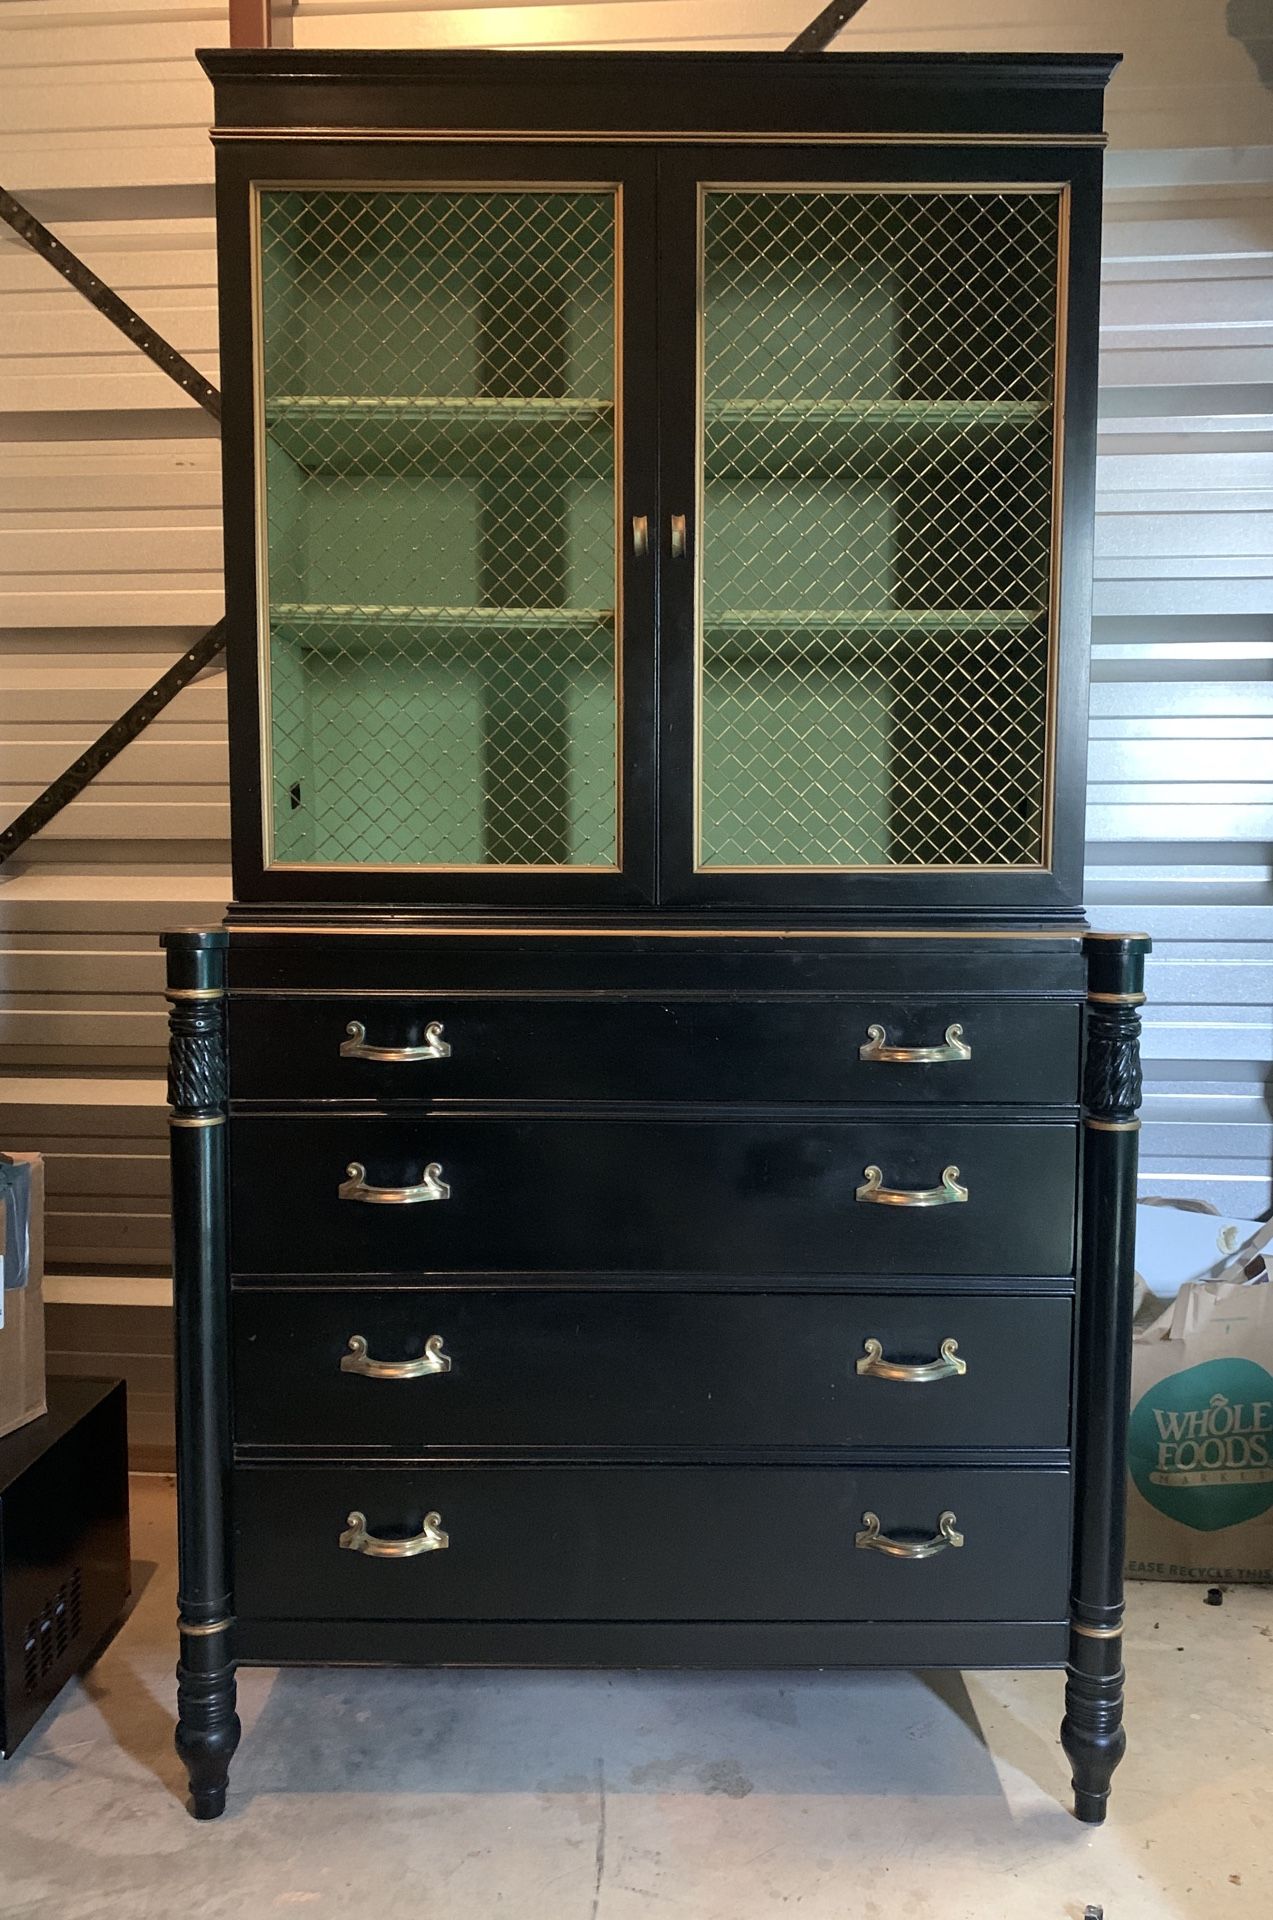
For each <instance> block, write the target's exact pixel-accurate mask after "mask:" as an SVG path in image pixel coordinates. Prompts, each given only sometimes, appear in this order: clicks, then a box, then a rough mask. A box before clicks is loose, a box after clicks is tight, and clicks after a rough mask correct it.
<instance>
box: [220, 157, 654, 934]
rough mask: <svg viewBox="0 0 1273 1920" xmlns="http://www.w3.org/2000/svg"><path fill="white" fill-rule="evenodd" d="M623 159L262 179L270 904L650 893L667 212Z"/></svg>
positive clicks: (256, 264) (264, 823)
mask: <svg viewBox="0 0 1273 1920" xmlns="http://www.w3.org/2000/svg"><path fill="white" fill-rule="evenodd" d="M609 162H610V157H609V156H608V157H607V165H606V166H604V167H602V168H600V169H598V168H596V167H595V164H594V166H593V168H592V171H593V172H600V173H602V174H603V175H604V176H605V177H603V178H601V179H584V178H581V179H579V180H578V181H576V180H575V179H573V178H571V177H569V173H568V172H567V173H566V174H564V175H563V176H561V177H558V176H557V175H556V173H555V171H553V172H549V173H548V174H547V176H546V177H543V176H542V175H541V177H539V178H535V177H514V178H509V179H503V178H500V177H498V176H497V175H494V176H493V177H492V170H491V169H490V167H489V156H488V155H483V164H482V165H481V166H478V167H475V166H474V160H473V157H472V156H467V157H465V158H464V159H463V160H462V161H457V162H455V163H454V164H453V165H452V166H451V167H450V168H449V169H448V168H447V166H446V165H445V162H443V164H441V165H438V163H437V156H433V158H432V159H431V160H428V161H427V164H429V165H430V167H431V169H432V168H436V177H431V178H427V179H419V180H410V181H406V182H401V181H399V182H396V183H394V182H390V183H387V184H386V183H385V182H384V181H383V180H379V179H371V180H368V181H367V182H365V183H364V182H361V181H358V180H329V181H326V182H319V183H317V184H314V183H310V182H308V181H306V180H304V179H302V178H298V179H296V180H284V181H282V182H280V183H278V184H273V185H267V184H263V183H259V182H254V183H252V184H251V187H250V212H251V252H252V273H253V292H254V299H253V302H252V308H253V321H252V331H253V337H252V341H251V354H252V372H253V388H254V392H253V414H254V418H253V432H254V443H255V454H256V461H257V527H256V535H257V538H256V556H255V589H256V615H257V618H256V627H257V631H256V634H255V636H254V639H255V645H256V652H257V661H256V665H257V682H258V695H259V702H260V710H259V728H258V737H259V742H260V754H261V780H260V821H259V839H260V851H261V864H262V868H263V869H264V870H265V871H267V872H269V873H270V874H271V876H272V882H271V885H270V887H269V889H268V890H269V891H278V890H279V889H278V882H279V880H281V879H283V878H284V877H285V876H291V880H290V886H291V889H292V891H293V892H294V894H295V895H296V896H297V897H306V896H307V895H309V896H311V897H316V898H323V897H325V896H327V895H329V894H331V893H336V894H339V893H341V892H342V891H344V892H345V893H347V894H348V893H350V892H352V893H353V895H354V897H359V896H360V895H361V897H366V890H367V889H369V888H370V889H372V890H374V889H376V888H379V890H380V893H381V895H382V897H385V898H390V899H392V898H397V897H411V896H412V895H413V894H414V895H415V896H416V897H423V898H433V899H437V900H440V901H445V900H448V899H463V898H478V899H480V898H490V897H498V896H499V894H500V891H501V889H503V891H504V892H505V894H506V896H507V897H509V898H511V899H519V898H520V899H526V900H534V899H552V898H558V899H580V900H587V899H590V898H591V899H604V898H611V899H623V898H628V899H633V898H637V899H639V898H643V897H649V894H650V881H649V872H648V867H649V844H650V838H651V826H650V817H649V816H650V811H651V800H650V789H651V784H652V766H653V752H652V746H651V738H650V736H651V728H650V725H649V714H648V688H649V685H650V683H651V681H652V626H653V610H652V595H653V587H652V580H651V578H650V568H651V565H652V562H651V561H650V559H649V558H648V555H647V554H645V553H643V552H641V551H636V550H634V545H633V542H632V540H631V538H630V537H629V536H627V529H628V527H629V525H630V523H631V521H632V520H633V519H634V518H635V516H636V515H637V514H638V512H641V511H643V512H644V513H645V515H646V516H647V517H648V516H649V514H650V513H651V512H652V510H653V501H652V494H653V489H654V485H655V476H654V473H653V466H652V459H651V458H650V456H649V454H648V453H646V452H645V451H644V450H643V447H642V431H641V428H640V426H639V425H638V426H637V428H636V429H635V431H634V430H633V428H632V423H631V419H630V402H631V398H632V395H631V386H632V381H633V378H634V377H635V370H634V366H633V362H632V358H631V356H630V355H626V354H625V353H624V349H623V340H624V333H625V329H624V311H623V307H624V280H625V228H627V229H628V230H629V231H630V230H631V226H632V224H633V219H634V215H635V224H636V225H637V227H638V228H639V226H640V223H641V220H642V218H645V219H649V218H651V217H652V208H651V206H650V205H649V202H650V201H651V200H652V192H651V190H650V189H649V188H647V187H646V186H645V183H644V181H643V180H642V179H641V178H640V177H639V175H640V172H641V171H643V170H644V171H648V170H649V163H648V161H641V162H640V163H638V167H637V168H636V169H634V172H635V174H636V175H637V177H629V178H628V179H617V178H615V177H614V170H612V166H611V164H610V163H609ZM534 164H535V165H536V166H537V168H538V169H542V168H543V164H544V157H543V155H542V154H541V155H537V156H534ZM461 167H462V170H463V171H462V177H460V178H457V179H451V178H449V177H447V176H448V173H455V172H457V171H459V170H460V168H461ZM525 171H526V163H525V161H523V163H522V167H521V172H522V173H523V174H524V173H525ZM617 171H618V172H619V173H622V172H623V169H622V168H619V169H618V170H617ZM484 176H486V177H484ZM634 199H635V200H636V202H637V205H636V207H635V209H634V207H633V205H632V202H633V200H634ZM643 201H644V202H645V203H646V204H644V205H643V204H642V202H643ZM644 378H645V379H646V381H647V382H648V380H649V374H648V370H646V373H645V375H644ZM647 407H648V398H647ZM629 493H630V494H632V495H633V498H632V501H631V502H630V503H629V502H628V501H627V495H628V494H629ZM638 496H639V497H638ZM642 545H643V543H642V542H640V541H638V542H637V543H636V547H637V548H640V547H641V546H642ZM634 589H635V590H634ZM625 678H626V682H627V688H626V692H627V696H628V697H627V698H626V699H625ZM643 707H644V708H645V709H646V711H645V715H644V718H645V726H644V730H643V733H642V734H641V737H640V738H638V737H637V732H638V730H637V725H636V723H637V721H638V720H639V719H640V718H641V716H642V708H643ZM625 722H626V726H625ZM254 824H255V823H254ZM376 876H380V877H379V879H377V878H376Z"/></svg>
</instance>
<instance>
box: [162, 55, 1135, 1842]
mask: <svg viewBox="0 0 1273 1920" xmlns="http://www.w3.org/2000/svg"><path fill="white" fill-rule="evenodd" d="M205 64H206V65H207V67H208V70H209V72H210V73H211V75H212V78H213V80H214V83H215V87H216V94H217V127H216V130H215V133H214V139H215V140H216V142H217V146H218V228H219V236H220V261H221V286H222V336H223V337H222V345H223V364H224V370H225V439H224V445H225V463H226V502H227V506H226V538H227V551H226V565H227V588H228V623H229V647H228V654H229V669H230V703H231V740H232V790H233V804H234V850H235V884H236V892H237V896H238V899H237V903H236V905H235V906H234V907H232V908H231V910H230V914H229V919H228V926H227V929H226V930H221V931H217V932H210V933H185V934H173V935H170V936H168V938H167V945H168V950H169V978H170V985H169V997H170V1001H171V1006H172V1028H173V1039H172V1076H171V1094H172V1102H173V1112H172V1123H173V1170H174V1203H175V1219H176V1259H175V1268H176V1309H177V1333H178V1363H179V1366H178V1371H179V1380H180V1395H181V1404H180V1472H179V1483H180V1492H181V1514H182V1523H181V1560H182V1566H181V1592H182V1612H181V1631H182V1654H181V1665H180V1668H179V1722H180V1724H179V1731H178V1745H179V1747H180V1749H181V1751H182V1753H183V1755H184V1756H185V1758H186V1760H187V1763H188V1766H189V1770H190V1776H191V1784H192V1792H193V1806H194V1811H195V1812H196V1814H198V1815H200V1816H202V1817H210V1816H213V1815H215V1814H217V1813H219V1812H220V1810H221V1808H222V1807H223V1805H224V1799H225V1791H226V1779H227V1770H228V1766H229V1761H230V1758H231V1756H232V1754H233V1751H234V1747H235V1745H236V1743H237V1740H238V1722H237V1720H236V1718H235V1713H234V1666H235V1662H236V1660H237V1659H251V1660H265V1661H287V1660H294V1659H317V1660H333V1661H339V1660H349V1659H357V1660H360V1661H363V1660H366V1659H367V1658H369V1657H371V1658H375V1657H377V1655H379V1657H382V1658H384V1659H386V1660H389V1659H392V1660H404V1659H405V1660H413V1661H420V1662H425V1663H427V1662H430V1661H447V1660H482V1661H492V1662H496V1663H499V1662H503V1663H510V1662H521V1661H527V1662H531V1663H535V1662H546V1663H552V1664H572V1663H573V1664H580V1665H598V1664H606V1663H608V1662H614V1663H620V1664H660V1663H662V1664H678V1665H679V1664H686V1665H712V1664H728V1663H737V1664H744V1665H784V1664H815V1665H817V1664H834V1663H847V1664H855V1663H862V1664H881V1663H883V1664H888V1663H906V1664H919V1665H933V1664H961V1663H962V1664H983V1665H985V1664H988V1665H993V1664H1008V1665H1011V1664H1057V1665H1062V1664H1064V1665H1066V1666H1067V1669H1068V1680H1067V1692H1066V1704H1067V1714H1066V1720H1065V1726H1064V1730H1063V1739H1064V1743H1065V1747H1066V1751H1067V1753H1068V1755H1069V1757H1070V1759H1071V1762H1072V1765H1073V1768H1074V1777H1075V1789H1076V1810H1077V1811H1078V1813H1079V1814H1080V1816H1081V1817H1082V1818H1084V1819H1088V1820H1096V1819H1099V1818H1101V1817H1102V1815H1103V1812H1104V1807H1105V1802H1106V1797H1107V1794H1108V1789H1109V1780H1110V1775H1111V1773H1112V1771H1113V1767H1114V1765H1115V1764H1116V1763H1117V1760H1118V1758H1119V1756H1120V1754H1121V1748H1122V1733H1121V1703H1122V1692H1121V1687H1122V1670H1121V1663H1120V1659H1119V1647H1120V1639H1119V1635H1120V1631H1121V1627H1120V1622H1121V1587H1120V1578H1119V1573H1120V1562H1121V1518H1120V1512H1119V1492H1120V1487H1121V1451H1122V1427H1123V1423H1124V1420H1125V1413H1126V1391H1127V1363H1128V1351H1129V1288H1130V1277H1131V1218H1132V1213H1131V1208H1132V1200H1133V1197H1134V1175H1135V1126H1136V1120H1135V1111H1136V1106H1137V1103H1138V1098H1139V1080H1138V1069H1137V1061H1136V1033H1137V1025H1138V1023H1137V1011H1136V1010H1137V1007H1138V1005H1139V1002H1140V1000H1141V998H1142V997H1143V996H1142V994H1141V983H1140V971H1141V961H1142V957H1143V953H1144V951H1145V949H1146V945H1147V943H1146V942H1145V941H1144V940H1143V939H1141V938H1139V937H1138V936H1134V935H1131V936H1123V935H1102V934H1092V933H1089V932H1088V930H1087V928H1086V925H1085V923H1084V921H1083V919H1082V915H1081V909H1080V908H1079V906H1078V899H1079V877H1080V873H1081V860H1082V811H1083V766H1082V758H1083V741H1084V734H1085V726H1086V714H1085V705H1086V702H1085V692H1086V621H1087V595H1088V587H1089V575H1090V545H1091V529H1090V494H1091V483H1092V463H1093V422H1094V400H1095V319H1096V272H1097V234H1098V223H1099V186H1100V156H1099V147H1100V144H1101V139H1102V136H1101V132H1100V97H1101V90H1102V87H1103V85H1104V82H1105V80H1106V79H1107V78H1108V74H1109V71H1110V68H1111V64H1112V62H1111V61H1110V60H1109V59H1107V58H1100V57H1096V56H1093V57H1091V58H1089V59H1078V58H1072V57H1053V56H1033V57H1027V58H1019V59H1015V58H1014V59H1007V58H1003V59H985V60H982V59H977V60H957V59H952V60H947V59H937V58H928V57H923V58H915V57H912V58H907V57H893V56H888V57H882V56H881V57H847V56H835V55H821V56H814V57H801V58H782V57H780V58H776V59H775V58H771V57H768V56H763V57H762V56H752V55H740V56H723V57H722V56H706V55H702V56H700V55H688V56H687V55H657V56H645V55H640V56H626V55H625V56H587V55H562V56H556V55H554V56H541V55H528V56H501V55H490V56H486V55H483V56H469V55H441V56H434V55H430V56H414V55H396V54H383V55H381V54H376V55H358V54H353V55H334V54H312V53H306V54H304V55H300V54H283V53H275V54H258V55H238V54H221V53H217V54H209V55H207V56H206V57H205ZM757 1525H763V1526H764V1528H765V1529H766V1537H767V1538H768V1539H769V1540H770V1542H771V1545H772V1544H776V1545H777V1546H778V1547H779V1548H780V1550H779V1551H777V1552H772V1551H771V1552H767V1553H766V1554H764V1555H762V1556H752V1557H740V1556H739V1554H738V1552H737V1542H738V1540H739V1538H742V1537H746V1536H749V1535H751V1534H752V1533H753V1532H754V1529H755V1528H756V1526H757Z"/></svg>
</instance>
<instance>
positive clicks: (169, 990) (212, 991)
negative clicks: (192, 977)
mask: <svg viewBox="0 0 1273 1920" xmlns="http://www.w3.org/2000/svg"><path fill="white" fill-rule="evenodd" d="M164 999H165V1000H224V999H225V988H224V987H165V988H164Z"/></svg>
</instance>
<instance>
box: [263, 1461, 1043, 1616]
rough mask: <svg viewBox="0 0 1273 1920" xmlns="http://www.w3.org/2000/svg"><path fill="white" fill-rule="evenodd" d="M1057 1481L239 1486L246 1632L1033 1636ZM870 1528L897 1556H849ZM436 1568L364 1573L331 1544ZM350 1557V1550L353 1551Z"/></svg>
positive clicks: (431, 1473)
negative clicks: (348, 1541)
mask: <svg viewBox="0 0 1273 1920" xmlns="http://www.w3.org/2000/svg"><path fill="white" fill-rule="evenodd" d="M1069 1512H1070V1482H1069V1476H1068V1474H1066V1473H1063V1472H1060V1471H1050V1470H1041V1469H1038V1470H1034V1471H1026V1470H1022V1471H1006V1470H1001V1469H998V1468H993V1469H992V1468H968V1469H962V1470H961V1469H955V1470H950V1471H945V1472H943V1471H940V1470H929V1469H927V1468H924V1469H920V1468H905V1467H903V1468H896V1469H891V1470H889V1469H879V1470H876V1469H863V1470H860V1471H859V1470H857V1469H855V1468H851V1467H643V1468H637V1467H607V1466H591V1467H583V1466H581V1467H551V1466H549V1467H540V1466H527V1467H517V1468H504V1467H455V1466H451V1467H446V1468H438V1469H433V1468H431V1467H427V1466H426V1467H418V1468H406V1467H394V1468H375V1467H369V1468H365V1467H360V1466H357V1465H349V1466H345V1467H321V1468H310V1467H241V1468H239V1469H238V1470H237V1472H236V1476H235V1513H236V1534H237V1562H236V1564H237V1575H236V1605H237V1608H238V1611H239V1612H240V1613H242V1614H245V1615H248V1616H250V1617H253V1618H260V1619H270V1618H288V1617H293V1618H310V1619H364V1620H385V1619H467V1620H484V1619H485V1620H491V1619H514V1620H765V1619H770V1620H852V1619H877V1620H1041V1619H1059V1618H1061V1617H1062V1616H1063V1614H1064V1612H1065V1605H1066V1586H1067V1578H1066V1576H1067V1567H1068V1558H1069ZM871 1513H873V1514H875V1515H876V1516H877V1519H878V1521H879V1528H880V1532H881V1533H882V1534H883V1535H885V1536H890V1537H893V1538H895V1539H897V1540H898V1541H900V1543H901V1544H902V1545H904V1546H907V1547H915V1546H922V1545H924V1544H930V1545H931V1544H932V1543H933V1542H935V1541H936V1542H942V1535H941V1533H940V1530H939V1527H940V1520H941V1516H942V1515H943V1514H945V1513H951V1514H953V1515H954V1521H953V1523H952V1530H953V1531H954V1532H955V1533H957V1534H959V1535H962V1538H963V1544H962V1545H960V1546H956V1545H947V1544H945V1543H944V1542H942V1544H941V1545H940V1547H939V1550H937V1551H935V1552H933V1553H932V1554H931V1557H929V1558H923V1559H901V1558H894V1557H893V1556H892V1555H891V1554H888V1553H885V1552H881V1551H879V1550H877V1549H875V1548H864V1547H860V1546H857V1545H856V1544H855V1541H856V1538H857V1536H858V1535H859V1534H860V1533H863V1532H865V1531H867V1526H866V1523H865V1518H864V1517H865V1516H866V1515H867V1514H871ZM351 1514H361V1515H362V1516H363V1517H364V1520H365V1523H366V1527H365V1534H366V1537H367V1538H368V1540H369V1542H370V1543H371V1544H378V1543H380V1544H383V1543H386V1542H396V1543H397V1544H400V1545H401V1544H404V1543H410V1542H418V1541H419V1540H420V1539H421V1537H422V1536H425V1537H428V1536H426V1520H427V1517H428V1516H429V1515H431V1514H436V1515H437V1516H438V1519H437V1522H436V1523H435V1524H434V1526H433V1529H432V1534H433V1536H437V1535H439V1534H440V1535H442V1536H444V1537H445V1538H446V1540H447V1542H448V1544H447V1546H446V1547H445V1548H444V1549H441V1550H434V1551H424V1552H419V1553H416V1554H414V1555H413V1556H411V1557H403V1558H375V1557H369V1556H368V1555H367V1554H365V1553H363V1552H356V1551H352V1550H351V1549H350V1548H349V1547H342V1546H341V1544H340V1541H341V1537H342V1533H344V1534H346V1535H347V1536H348V1535H349V1533H350V1527H349V1516H350V1515H351ZM354 1537H355V1538H362V1537H363V1535H362V1534H361V1533H355V1535H354Z"/></svg>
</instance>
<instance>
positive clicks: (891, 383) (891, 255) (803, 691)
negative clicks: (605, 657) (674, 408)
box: [698, 187, 1060, 870]
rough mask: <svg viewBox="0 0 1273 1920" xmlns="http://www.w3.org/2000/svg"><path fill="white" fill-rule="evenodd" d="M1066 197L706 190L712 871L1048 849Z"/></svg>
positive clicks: (706, 701) (703, 690)
mask: <svg viewBox="0 0 1273 1920" xmlns="http://www.w3.org/2000/svg"><path fill="white" fill-rule="evenodd" d="M1059 213H1060V199H1059V195H1058V194H1057V193H1056V192H1055V191H1047V190H1040V191H1038V192H1007V191H992V190H987V191H972V190H968V191H959V192H938V191H933V190H928V189H914V190H901V189H891V188H890V189H881V188H870V189H858V190H852V191H836V190H833V189H827V188H804V187H797V188H764V189H753V188H747V189H742V188H737V189H736V188H728V189H726V188H721V189H711V190H706V191H705V192H704V195H703V238H702V263H701V270H702V280H703V284H702V316H703V318H702V326H703V346H702V351H703V365H702V414H703V418H702V445H701V459H702V473H703V498H702V503H701V507H702V511H701V519H700V540H699V565H700V569H701V573H700V596H701V603H700V623H699V625H700V641H699V644H700V657H699V721H698V729H699V738H698V785H699V793H698V807H699V850H698V864H699V866H700V868H702V869H705V870H711V869H712V868H739V867H751V868H760V867H779V868H782V867H843V868H853V867H925V866H940V867H1020V866H1037V865H1039V864H1041V863H1042V861H1043V859H1044V854H1045V831H1046V830H1045V815H1046V805H1047V795H1046V785H1047V765H1046V763H1047V742H1048V696H1049V685H1048V680H1049V628H1050V612H1049V603H1050V595H1051V568H1052V559H1051V551H1052V506H1053V501H1052V496H1053V445H1054V433H1055V422H1054V413H1055V406H1056V394H1055V384H1056V376H1055V368H1056V329H1057V297H1058V283H1057V263H1058V238H1059V235H1058V219H1059Z"/></svg>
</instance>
